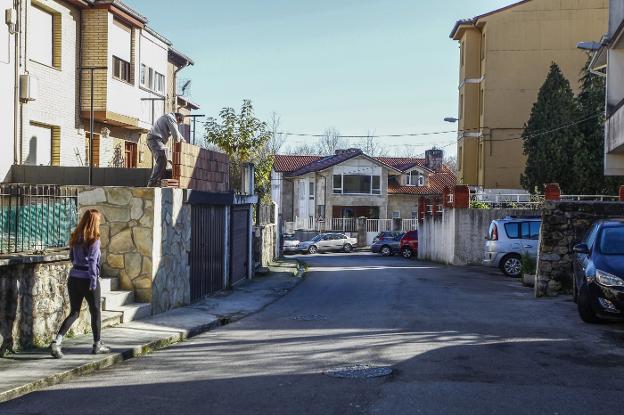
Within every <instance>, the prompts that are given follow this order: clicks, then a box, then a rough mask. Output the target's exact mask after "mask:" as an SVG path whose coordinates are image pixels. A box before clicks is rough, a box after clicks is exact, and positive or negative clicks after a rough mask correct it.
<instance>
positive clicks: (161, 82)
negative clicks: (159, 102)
mask: <svg viewBox="0 0 624 415" xmlns="http://www.w3.org/2000/svg"><path fill="white" fill-rule="evenodd" d="M154 83H155V85H154V90H155V91H156V92H160V93H161V94H162V93H164V92H165V76H164V75H163V74H160V73H158V72H155V77H154Z"/></svg>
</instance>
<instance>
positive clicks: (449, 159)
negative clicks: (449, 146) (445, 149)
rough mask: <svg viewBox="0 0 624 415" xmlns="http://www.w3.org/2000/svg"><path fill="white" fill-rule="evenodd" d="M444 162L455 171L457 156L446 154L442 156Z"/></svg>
mask: <svg viewBox="0 0 624 415" xmlns="http://www.w3.org/2000/svg"><path fill="white" fill-rule="evenodd" d="M444 164H445V165H446V166H447V167H448V168H449V169H451V170H452V171H453V172H457V156H454V155H453V156H446V157H445V158H444Z"/></svg>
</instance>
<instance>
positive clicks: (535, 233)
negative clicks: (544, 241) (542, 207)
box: [529, 222, 542, 240]
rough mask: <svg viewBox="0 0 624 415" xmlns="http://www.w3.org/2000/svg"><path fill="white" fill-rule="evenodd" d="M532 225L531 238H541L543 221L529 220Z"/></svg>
mask: <svg viewBox="0 0 624 415" xmlns="http://www.w3.org/2000/svg"><path fill="white" fill-rule="evenodd" d="M529 223H530V226H531V239H535V240H537V239H539V235H540V228H541V226H542V222H529Z"/></svg>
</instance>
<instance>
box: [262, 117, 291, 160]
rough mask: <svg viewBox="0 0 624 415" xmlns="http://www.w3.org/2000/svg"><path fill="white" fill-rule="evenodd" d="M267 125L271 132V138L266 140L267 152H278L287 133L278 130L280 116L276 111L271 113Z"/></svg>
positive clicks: (273, 153) (279, 128)
mask: <svg viewBox="0 0 624 415" xmlns="http://www.w3.org/2000/svg"><path fill="white" fill-rule="evenodd" d="M268 127H269V131H270V132H271V138H270V139H269V141H267V143H266V148H267V151H268V152H269V154H272V155H275V154H277V153H279V151H280V150H281V149H282V147H283V146H284V143H285V142H286V139H287V138H288V135H287V134H284V133H283V132H281V131H280V130H281V117H280V116H279V115H278V114H277V113H276V112H272V113H271V119H270V120H269V126H268Z"/></svg>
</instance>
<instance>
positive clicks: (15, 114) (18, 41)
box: [13, 0, 22, 165]
mask: <svg viewBox="0 0 624 415" xmlns="http://www.w3.org/2000/svg"><path fill="white" fill-rule="evenodd" d="M13 7H15V10H16V12H17V27H16V28H15V30H14V33H13V35H14V36H15V50H14V52H13V60H14V66H15V68H14V77H15V86H14V88H13V89H14V90H13V164H14V165H15V164H18V162H19V160H20V151H19V146H18V143H19V141H20V140H19V137H20V133H19V131H18V130H19V122H20V118H19V117H20V112H21V109H20V99H19V64H20V60H21V59H22V58H21V52H20V51H21V32H22V10H21V6H20V0H14V1H13ZM18 109H20V110H18Z"/></svg>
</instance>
